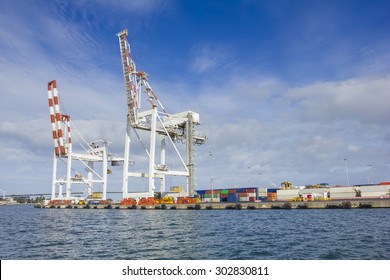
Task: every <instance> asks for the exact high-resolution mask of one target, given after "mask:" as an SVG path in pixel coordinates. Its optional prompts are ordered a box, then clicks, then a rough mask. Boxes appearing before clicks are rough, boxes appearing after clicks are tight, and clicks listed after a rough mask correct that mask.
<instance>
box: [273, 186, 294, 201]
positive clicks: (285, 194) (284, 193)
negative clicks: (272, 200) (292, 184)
mask: <svg viewBox="0 0 390 280" xmlns="http://www.w3.org/2000/svg"><path fill="white" fill-rule="evenodd" d="M297 197H299V190H298V189H293V190H277V191H276V200H278V201H286V200H293V199H295V198H297Z"/></svg>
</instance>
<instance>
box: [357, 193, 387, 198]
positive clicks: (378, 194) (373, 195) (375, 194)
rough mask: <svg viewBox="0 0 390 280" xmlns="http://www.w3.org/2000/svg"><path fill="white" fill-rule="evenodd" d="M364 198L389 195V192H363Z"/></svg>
mask: <svg viewBox="0 0 390 280" xmlns="http://www.w3.org/2000/svg"><path fill="white" fill-rule="evenodd" d="M361 195H362V197H380V196H385V195H388V192H362V193H361Z"/></svg>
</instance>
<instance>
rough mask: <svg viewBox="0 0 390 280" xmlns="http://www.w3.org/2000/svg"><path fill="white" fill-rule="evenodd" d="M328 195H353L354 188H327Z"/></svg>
mask: <svg viewBox="0 0 390 280" xmlns="http://www.w3.org/2000/svg"><path fill="white" fill-rule="evenodd" d="M329 191H330V194H331V195H332V194H333V193H355V190H354V187H335V188H329Z"/></svg>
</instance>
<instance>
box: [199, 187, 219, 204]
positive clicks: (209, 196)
mask: <svg viewBox="0 0 390 280" xmlns="http://www.w3.org/2000/svg"><path fill="white" fill-rule="evenodd" d="M202 201H203V202H220V201H221V193H220V190H207V191H206V193H205V194H204V195H203V197H202Z"/></svg>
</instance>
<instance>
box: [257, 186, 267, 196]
mask: <svg viewBox="0 0 390 280" xmlns="http://www.w3.org/2000/svg"><path fill="white" fill-rule="evenodd" d="M257 192H258V193H259V197H260V196H267V189H265V188H258V189H257Z"/></svg>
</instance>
